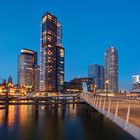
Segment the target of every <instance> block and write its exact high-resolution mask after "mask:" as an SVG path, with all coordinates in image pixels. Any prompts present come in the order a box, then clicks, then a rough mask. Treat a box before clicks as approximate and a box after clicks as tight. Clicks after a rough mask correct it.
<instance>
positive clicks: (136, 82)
mask: <svg viewBox="0 0 140 140" xmlns="http://www.w3.org/2000/svg"><path fill="white" fill-rule="evenodd" d="M132 84H133V85H132V89H133V90H134V89H140V75H133V76H132Z"/></svg>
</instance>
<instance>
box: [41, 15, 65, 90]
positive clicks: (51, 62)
mask: <svg viewBox="0 0 140 140" xmlns="http://www.w3.org/2000/svg"><path fill="white" fill-rule="evenodd" d="M63 83H64V48H63V47H62V25H61V24H60V23H59V22H58V21H57V17H55V16H54V15H52V14H50V13H46V14H45V15H44V16H43V17H42V22H41V65H40V90H41V91H47V92H57V91H61V89H62V86H63Z"/></svg>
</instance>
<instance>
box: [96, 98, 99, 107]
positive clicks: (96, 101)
mask: <svg viewBox="0 0 140 140" xmlns="http://www.w3.org/2000/svg"><path fill="white" fill-rule="evenodd" d="M98 98H99V97H98V96H97V101H96V107H98Z"/></svg>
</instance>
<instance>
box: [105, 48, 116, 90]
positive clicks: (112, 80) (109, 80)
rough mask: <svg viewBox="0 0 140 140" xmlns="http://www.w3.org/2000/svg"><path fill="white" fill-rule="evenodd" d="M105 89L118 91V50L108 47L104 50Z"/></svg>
mask: <svg viewBox="0 0 140 140" xmlns="http://www.w3.org/2000/svg"><path fill="white" fill-rule="evenodd" d="M104 62H105V66H104V71H105V89H107V90H109V91H111V92H116V93H117V92H118V52H117V49H116V48H114V47H110V48H108V49H107V50H106V52H105V58H104Z"/></svg>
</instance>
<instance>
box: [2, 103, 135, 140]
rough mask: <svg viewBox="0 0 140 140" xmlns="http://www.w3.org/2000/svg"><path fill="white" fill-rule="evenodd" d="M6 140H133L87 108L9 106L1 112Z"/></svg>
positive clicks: (77, 106)
mask: <svg viewBox="0 0 140 140" xmlns="http://www.w3.org/2000/svg"><path fill="white" fill-rule="evenodd" d="M0 135H1V137H2V139H4V140H10V139H14V140H31V139H33V140H77V139H78V140H79V139H80V140H102V139H107V140H133V138H132V137H131V136H129V135H128V134H126V133H124V132H123V131H122V130H121V129H119V128H118V127H116V126H115V125H114V124H112V123H111V122H110V121H109V120H108V119H105V118H104V117H103V116H102V115H101V114H99V113H98V112H96V111H95V110H93V109H92V108H91V107H89V106H88V105H85V104H81V105H80V104H79V105H76V104H71V105H65V106H60V107H59V108H56V107H55V106H27V105H21V106H6V109H5V110H0Z"/></svg>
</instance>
